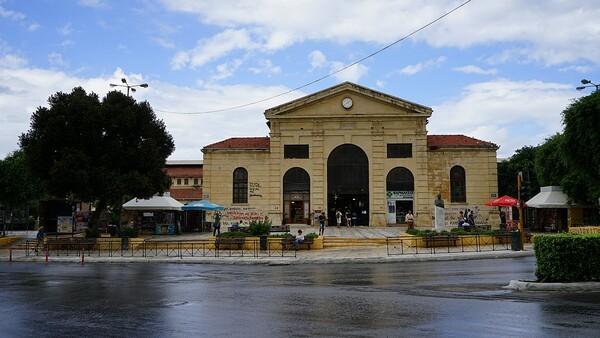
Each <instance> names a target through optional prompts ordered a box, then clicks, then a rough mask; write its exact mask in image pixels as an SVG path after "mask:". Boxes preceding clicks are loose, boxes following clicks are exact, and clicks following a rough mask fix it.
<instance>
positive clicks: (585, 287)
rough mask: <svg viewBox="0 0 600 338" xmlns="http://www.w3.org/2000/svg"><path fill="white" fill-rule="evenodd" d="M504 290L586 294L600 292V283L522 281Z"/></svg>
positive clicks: (511, 283)
mask: <svg viewBox="0 0 600 338" xmlns="http://www.w3.org/2000/svg"><path fill="white" fill-rule="evenodd" d="M504 289H511V290H517V291H568V292H584V291H586V292H587V291H600V283H598V282H583V283H538V282H527V281H520V280H511V281H510V283H509V284H508V285H507V286H505V287H504Z"/></svg>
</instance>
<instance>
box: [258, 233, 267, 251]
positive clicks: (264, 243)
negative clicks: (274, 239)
mask: <svg viewBox="0 0 600 338" xmlns="http://www.w3.org/2000/svg"><path fill="white" fill-rule="evenodd" d="M260 249H261V250H267V236H260Z"/></svg>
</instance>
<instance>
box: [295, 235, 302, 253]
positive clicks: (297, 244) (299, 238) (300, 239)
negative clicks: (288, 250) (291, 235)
mask: <svg viewBox="0 0 600 338" xmlns="http://www.w3.org/2000/svg"><path fill="white" fill-rule="evenodd" d="M302 242H304V235H303V234H302V230H298V234H297V235H296V240H295V241H294V243H295V244H296V251H298V250H299V249H300V243H302Z"/></svg>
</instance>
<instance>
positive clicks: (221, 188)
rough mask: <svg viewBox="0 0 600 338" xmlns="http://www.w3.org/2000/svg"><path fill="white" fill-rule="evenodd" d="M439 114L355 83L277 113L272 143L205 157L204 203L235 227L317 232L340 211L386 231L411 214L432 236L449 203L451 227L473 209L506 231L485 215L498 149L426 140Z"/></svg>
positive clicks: (210, 150)
mask: <svg viewBox="0 0 600 338" xmlns="http://www.w3.org/2000/svg"><path fill="white" fill-rule="evenodd" d="M432 112H433V111H432V109H431V108H428V107H425V106H422V105H419V104H415V103H412V102H408V101H405V100H402V99H400V98H397V97H394V96H391V95H387V94H383V93H380V92H377V91H374V90H371V89H368V88H365V87H362V86H359V85H356V84H353V83H349V82H346V83H342V84H340V85H337V86H334V87H331V88H328V89H326V90H323V91H320V92H317V93H314V94H312V95H309V96H306V97H303V98H300V99H297V100H294V101H291V102H289V103H286V104H283V105H280V106H277V107H274V108H271V109H268V110H266V111H265V118H266V119H267V121H268V124H269V126H270V137H268V138H232V139H228V140H224V141H222V142H218V143H215V144H212V145H208V146H206V147H205V148H204V149H203V150H202V151H203V153H204V168H203V171H204V173H203V176H204V177H203V181H204V184H203V193H204V196H205V197H207V198H208V199H209V200H210V201H211V202H213V203H217V204H220V205H223V206H226V207H227V208H228V209H226V211H227V210H230V211H231V212H232V216H231V217H229V218H230V219H229V220H231V221H233V220H235V218H242V217H244V218H247V219H252V218H262V217H264V216H268V217H269V218H270V219H271V220H273V222H274V224H281V223H304V224H315V214H316V213H317V212H320V211H326V212H327V214H328V216H329V214H332V213H333V208H337V209H341V210H342V212H343V213H344V214H345V211H346V209H349V215H351V214H352V213H354V214H355V215H354V216H355V217H354V218H355V219H354V222H355V223H357V225H368V226H385V225H387V224H390V223H401V222H403V221H404V219H403V217H404V216H403V215H404V213H405V212H406V211H407V210H412V211H413V213H414V215H415V223H416V225H417V226H418V227H430V226H431V225H432V215H433V211H432V209H433V201H434V199H435V197H436V195H437V194H438V193H440V194H441V195H442V198H443V199H444V201H445V206H446V210H447V211H446V217H445V218H446V223H447V225H448V226H451V223H452V222H453V221H455V220H456V216H457V214H458V210H464V209H466V208H470V209H473V210H477V211H478V214H479V217H478V219H477V221H478V222H486V221H487V223H493V224H497V223H498V220H493V219H489V211H491V208H489V207H484V206H483V205H484V203H485V202H487V201H489V200H490V199H492V198H494V196H495V195H496V194H497V190H498V188H497V169H496V150H497V148H498V147H497V146H496V145H494V144H492V143H489V142H485V141H480V140H477V139H473V138H470V137H466V136H463V135H434V136H429V135H427V130H426V125H427V120H428V119H429V118H430V117H431V115H432ZM453 168H455V169H454V170H455V171H456V172H458V173H459V174H460V175H459V176H457V177H458V181H457V179H456V177H455V178H454V181H452V179H451V175H450V173H451V171H452V170H453ZM455 171H453V172H455ZM456 172H455V173H456ZM244 175H246V177H245V178H244ZM461 175H462V176H461ZM451 181H452V182H451ZM244 182H245V183H244ZM452 189H454V192H455V193H454V194H451V190H452ZM331 216H333V214H332V215H331ZM224 221H225V223H227V221H228V219H227V218H225V219H224ZM331 222H334V219H333V218H330V224H329V225H332V224H331ZM344 224H345V217H344Z"/></svg>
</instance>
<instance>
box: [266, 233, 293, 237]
mask: <svg viewBox="0 0 600 338" xmlns="http://www.w3.org/2000/svg"><path fill="white" fill-rule="evenodd" d="M269 237H270V238H288V237H289V238H295V236H294V235H292V234H290V233H289V232H286V233H283V234H276V235H269Z"/></svg>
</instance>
